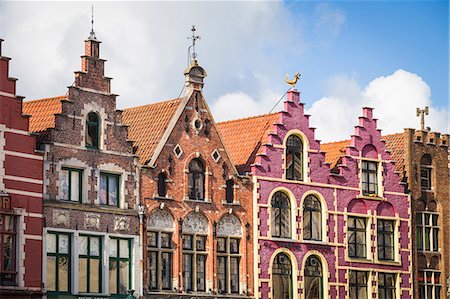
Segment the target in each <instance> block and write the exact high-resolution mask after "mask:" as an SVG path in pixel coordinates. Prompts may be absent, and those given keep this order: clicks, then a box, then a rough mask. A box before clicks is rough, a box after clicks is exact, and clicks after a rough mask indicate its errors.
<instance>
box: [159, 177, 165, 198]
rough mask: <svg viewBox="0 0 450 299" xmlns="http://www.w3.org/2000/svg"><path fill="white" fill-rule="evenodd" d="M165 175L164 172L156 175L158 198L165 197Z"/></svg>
mask: <svg viewBox="0 0 450 299" xmlns="http://www.w3.org/2000/svg"><path fill="white" fill-rule="evenodd" d="M166 179H167V175H166V174H165V173H164V172H160V173H159V174H158V196H159V197H166V194H167V185H166Z"/></svg>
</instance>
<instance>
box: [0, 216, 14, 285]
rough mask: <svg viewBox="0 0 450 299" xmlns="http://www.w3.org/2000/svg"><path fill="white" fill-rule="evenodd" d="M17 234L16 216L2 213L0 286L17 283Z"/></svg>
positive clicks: (0, 218)
mask: <svg viewBox="0 0 450 299" xmlns="http://www.w3.org/2000/svg"><path fill="white" fill-rule="evenodd" d="M16 234H17V233H16V225H15V218H14V216H12V215H6V214H0V286H14V285H16V274H17V271H16Z"/></svg>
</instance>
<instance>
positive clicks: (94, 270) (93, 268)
mask: <svg viewBox="0 0 450 299" xmlns="http://www.w3.org/2000/svg"><path fill="white" fill-rule="evenodd" d="M90 262H91V265H90V269H89V283H90V284H89V289H90V290H89V292H90V293H99V292H100V289H99V286H100V260H98V259H91V260H90Z"/></svg>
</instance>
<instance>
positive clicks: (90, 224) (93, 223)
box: [84, 213, 100, 229]
mask: <svg viewBox="0 0 450 299" xmlns="http://www.w3.org/2000/svg"><path fill="white" fill-rule="evenodd" d="M84 226H85V227H86V228H95V229H98V228H99V227H100V215H99V214H95V213H87V214H86V215H85V217H84Z"/></svg>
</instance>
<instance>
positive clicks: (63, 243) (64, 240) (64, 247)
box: [58, 235, 69, 253]
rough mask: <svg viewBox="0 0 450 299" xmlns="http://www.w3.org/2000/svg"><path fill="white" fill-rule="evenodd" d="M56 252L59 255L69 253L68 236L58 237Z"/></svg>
mask: <svg viewBox="0 0 450 299" xmlns="http://www.w3.org/2000/svg"><path fill="white" fill-rule="evenodd" d="M58 238H59V243H58V252H59V253H69V236H68V235H58Z"/></svg>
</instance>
